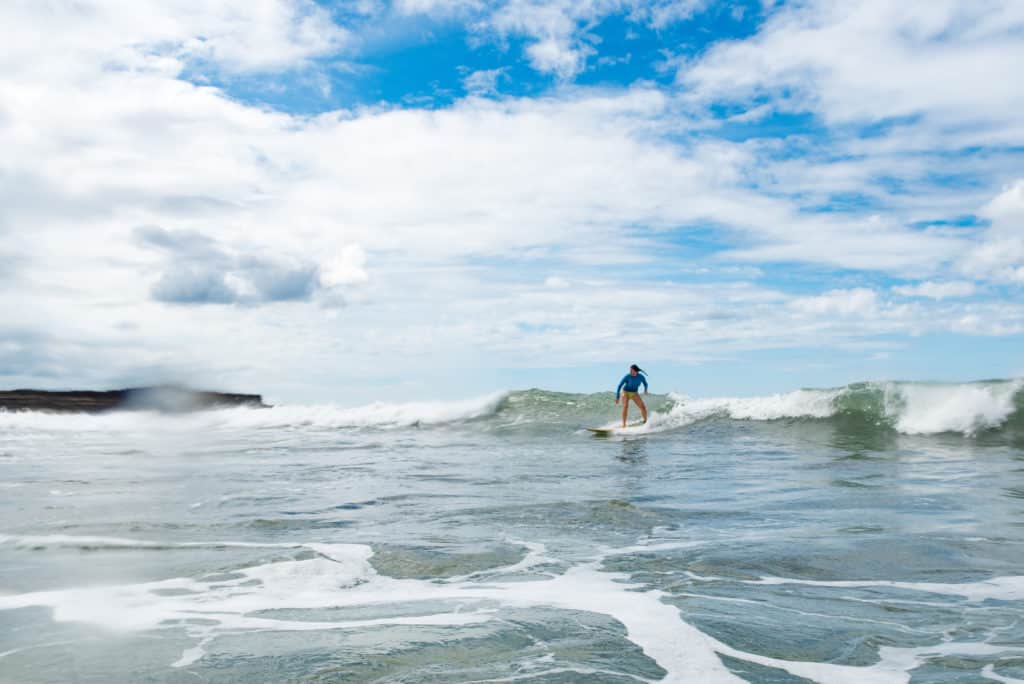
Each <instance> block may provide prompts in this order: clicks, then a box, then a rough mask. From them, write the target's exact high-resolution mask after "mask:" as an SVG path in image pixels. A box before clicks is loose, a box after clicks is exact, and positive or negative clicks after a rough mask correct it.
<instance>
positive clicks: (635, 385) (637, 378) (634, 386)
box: [615, 363, 647, 427]
mask: <svg viewBox="0 0 1024 684" xmlns="http://www.w3.org/2000/svg"><path fill="white" fill-rule="evenodd" d="M641 384H642V385H643V386H644V394H647V377H646V376H645V375H644V371H643V369H642V368H640V366H638V365H636V364H635V363H634V364H633V365H632V366H630V367H629V373H628V374H627V375H626V376H625V377H623V378H622V380H620V381H619V386H618V387H617V388H615V403H616V405H617V404H618V403H619V393H620V392H621V393H622V394H624V395H625V396H624V397H623V399H622V427H626V419H627V418H628V417H629V401H630V399H632V400H633V401H634V402H636V405H637V406H639V407H640V413H641V415H643V417H644V422H645V423H646V422H647V407H646V406H644V400H643V399H641V398H640V385H641Z"/></svg>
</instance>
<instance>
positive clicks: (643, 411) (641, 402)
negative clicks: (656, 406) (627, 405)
mask: <svg viewBox="0 0 1024 684" xmlns="http://www.w3.org/2000/svg"><path fill="white" fill-rule="evenodd" d="M633 401H635V402H636V405H637V406H639V407H640V415H642V416H643V417H644V422H645V423H646V422H647V406H645V405H644V400H643V399H641V398H640V395H639V394H634V395H633Z"/></svg>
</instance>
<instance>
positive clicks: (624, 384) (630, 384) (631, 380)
mask: <svg viewBox="0 0 1024 684" xmlns="http://www.w3.org/2000/svg"><path fill="white" fill-rule="evenodd" d="M641 384H642V385H643V386H644V392H646V391H647V378H645V377H644V374H643V373H637V374H636V375H632V374H631V373H626V377H624V378H622V380H620V381H619V386H618V387H616V388H615V398H616V399H618V398H619V393H620V392H622V389H623V388H625V389H626V391H627V392H638V391H639V390H640V385H641Z"/></svg>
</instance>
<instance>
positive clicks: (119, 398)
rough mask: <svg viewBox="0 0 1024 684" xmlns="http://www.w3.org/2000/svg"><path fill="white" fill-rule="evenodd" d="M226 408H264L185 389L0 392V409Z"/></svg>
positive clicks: (247, 399) (256, 400)
mask: <svg viewBox="0 0 1024 684" xmlns="http://www.w3.org/2000/svg"><path fill="white" fill-rule="evenodd" d="M227 406H252V407H258V408H265V407H266V406H267V405H266V404H264V403H263V397H262V396H260V395H259V394H229V393H224V392H203V391H199V390H192V389H188V388H185V387H176V386H170V385H168V386H158V387H132V388H129V389H119V390H110V391H107V392H89V391H70V392H51V391H46V390H32V389H19V390H11V391H0V409H7V410H8V411H18V410H30V411H59V412H76V413H99V412H101V411H113V410H150V411H153V410H155V411H168V412H173V413H179V412H184V411H197V410H201V409H208V408H222V407H227Z"/></svg>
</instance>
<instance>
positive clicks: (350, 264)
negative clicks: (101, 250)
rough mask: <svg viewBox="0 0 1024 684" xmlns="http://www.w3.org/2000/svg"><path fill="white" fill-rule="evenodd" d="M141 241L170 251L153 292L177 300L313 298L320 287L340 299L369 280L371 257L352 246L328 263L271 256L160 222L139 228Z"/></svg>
mask: <svg viewBox="0 0 1024 684" xmlns="http://www.w3.org/2000/svg"><path fill="white" fill-rule="evenodd" d="M135 235H136V237H137V238H138V240H139V241H140V242H141V243H142V244H144V245H147V246H153V247H157V248H159V249H161V250H163V251H164V252H165V254H166V258H165V261H164V264H163V266H162V273H161V274H160V277H159V279H158V280H157V281H156V282H155V283H154V284H153V286H152V288H151V290H150V291H151V294H152V296H153V298H154V299H155V300H157V301H160V302H167V303H173V304H233V303H241V304H248V305H254V304H261V303H268V302H287V301H303V300H309V299H311V298H312V297H313V296H314V295H316V294H317V292H318V291H320V290H325V291H329V294H328V298H329V299H330V301H331V302H332V303H337V302H338V301H339V295H340V292H341V290H342V289H343V288H344V287H345V286H351V285H356V284H359V283H363V282H365V281H366V280H367V275H366V271H365V270H364V268H363V267H364V264H365V255H364V253H363V251H362V250H361V249H360V248H359V247H358V245H349V246H347V247H346V248H345V249H343V250H342V251H341V252H340V254H339V255H337V256H335V257H333V258H330V259H328V260H326V261H325V262H324V264H323V265H318V264H315V263H311V262H306V261H303V260H301V259H296V258H285V257H282V256H280V255H278V256H274V257H268V256H266V255H262V254H260V253H259V252H258V251H252V248H251V247H249V248H248V249H249V250H250V251H246V248H244V247H243V248H239V247H234V248H231V247H228V246H227V245H225V244H222V243H220V242H218V241H216V240H214V239H212V238H210V237H208V236H206V235H203V234H201V233H198V232H196V231H191V230H179V231H172V230H165V229H163V228H160V227H156V226H146V227H140V228H138V229H136V231H135Z"/></svg>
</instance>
